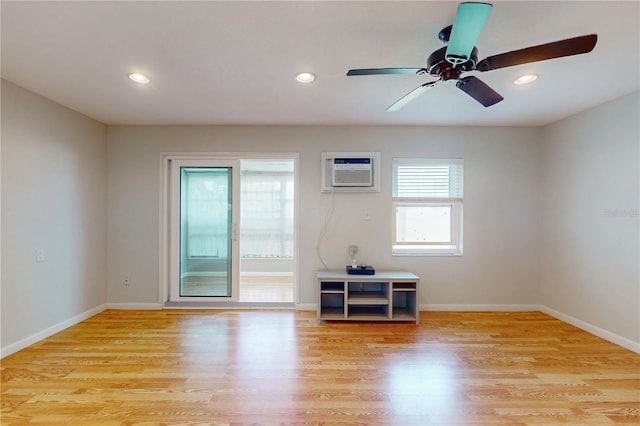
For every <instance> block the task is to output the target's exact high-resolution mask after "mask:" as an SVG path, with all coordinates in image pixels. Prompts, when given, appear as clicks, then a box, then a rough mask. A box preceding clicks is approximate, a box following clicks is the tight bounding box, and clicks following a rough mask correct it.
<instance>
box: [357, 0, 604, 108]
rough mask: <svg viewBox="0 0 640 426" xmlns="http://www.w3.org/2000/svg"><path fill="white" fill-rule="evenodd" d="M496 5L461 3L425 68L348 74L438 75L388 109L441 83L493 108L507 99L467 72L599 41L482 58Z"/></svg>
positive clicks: (592, 37) (586, 48) (570, 51)
mask: <svg viewBox="0 0 640 426" xmlns="http://www.w3.org/2000/svg"><path fill="white" fill-rule="evenodd" d="M492 7H493V6H492V5H491V4H490V3H476V2H465V3H460V4H459V5H458V11H457V12H456V17H455V20H454V22H453V25H449V26H448V27H446V28H444V29H443V30H442V31H440V33H439V34H438V38H439V39H440V40H442V41H443V42H444V43H445V44H446V46H445V47H442V48H440V49H438V50H436V51H435V52H433V53H432V54H431V55H429V57H428V58H427V66H426V67H425V68H364V69H353V70H349V72H348V73H347V75H348V76H353V75H378V74H417V75H427V74H428V75H431V76H434V77H438V79H437V80H435V81H430V82H428V83H425V84H423V85H422V86H419V87H417V88H416V89H414V90H412V91H411V92H409V93H408V94H406V95H405V96H403V97H402V98H400V99H399V100H398V101H396V102H395V103H393V104H392V105H391V106H389V107H388V108H387V111H398V110H399V109H400V108H402V107H404V106H405V105H407V104H408V103H409V102H411V101H412V100H414V99H415V98H417V97H418V96H420V95H421V94H422V93H424V92H425V91H427V90H428V89H430V88H432V87H434V86H437V85H438V84H439V83H441V82H444V83H450V84H453V83H455V85H456V87H457V88H458V89H460V90H462V91H463V92H465V93H466V94H468V95H469V96H471V97H472V98H473V99H475V100H476V101H478V102H480V103H481V104H482V105H484V106H485V107H489V106H491V105H494V104H496V103H498V102H500V101H502V100H503V99H504V98H503V97H502V96H501V95H500V94H499V93H497V92H496V91H495V90H493V89H492V88H491V87H489V86H488V85H487V84H485V83H484V82H483V81H482V80H480V79H479V78H477V77H475V76H464V77H462V74H463V73H465V72H468V71H481V72H485V71H491V70H495V69H498V68H504V67H510V66H514V65H521V64H526V63H529V62H536V61H544V60H546V59H554V58H561V57H563V56H571V55H579V54H582V53H587V52H591V51H592V50H593V48H594V47H595V45H596V42H597V40H598V36H597V34H589V35H584V36H580V37H574V38H569V39H565V40H559V41H554V42H551V43H546V44H540V45H537V46H531V47H527V48H524V49H519V50H513V51H511V52H506V53H501V54H498V55H494V56H489V57H487V58H485V59H482V60H481V61H478V49H477V48H476V47H475V44H476V41H477V39H478V37H479V36H480V32H481V31H482V28H483V27H484V24H485V22H486V20H487V17H488V16H489V12H491V8H492Z"/></svg>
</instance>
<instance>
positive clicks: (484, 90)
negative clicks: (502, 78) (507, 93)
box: [456, 76, 504, 107]
mask: <svg viewBox="0 0 640 426" xmlns="http://www.w3.org/2000/svg"><path fill="white" fill-rule="evenodd" d="M456 86H457V87H458V89H460V90H462V91H463V92H465V93H466V94H467V95H469V96H471V97H472V98H473V99H475V100H476V101H478V102H480V103H481V104H482V105H484V106H485V107H489V106H491V105H493V104H497V103H498V102H500V101H501V100H503V99H504V98H503V97H502V96H500V94H499V93H498V92H496V91H495V90H493V89H492V88H491V87H489V86H487V85H486V84H485V83H484V82H483V81H482V80H480V79H479V78H477V77H473V76H471V77H464V78H461V79H460V80H458V82H457V83H456Z"/></svg>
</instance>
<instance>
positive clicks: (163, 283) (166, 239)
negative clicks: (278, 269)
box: [154, 151, 315, 309]
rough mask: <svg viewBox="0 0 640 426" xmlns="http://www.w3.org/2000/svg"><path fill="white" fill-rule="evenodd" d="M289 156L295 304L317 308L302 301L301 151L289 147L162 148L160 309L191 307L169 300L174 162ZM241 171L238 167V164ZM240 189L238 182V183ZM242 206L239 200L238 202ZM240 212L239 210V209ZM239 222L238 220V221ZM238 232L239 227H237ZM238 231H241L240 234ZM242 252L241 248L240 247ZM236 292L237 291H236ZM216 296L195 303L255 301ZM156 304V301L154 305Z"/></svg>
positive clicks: (217, 304) (224, 304)
mask: <svg viewBox="0 0 640 426" xmlns="http://www.w3.org/2000/svg"><path fill="white" fill-rule="evenodd" d="M270 158H275V159H290V160H293V161H294V168H295V170H294V267H293V271H294V272H293V283H294V284H293V292H294V296H293V297H294V306H295V308H296V309H315V307H314V305H306V304H305V305H300V304H299V303H300V299H299V298H300V294H299V293H300V288H299V285H300V283H299V279H298V277H299V267H300V265H299V262H300V255H299V247H300V245H299V241H298V240H299V235H300V233H299V228H298V227H299V219H298V216H299V201H300V191H299V190H300V184H299V164H300V153H299V152H286V151H273V152H264V151H256V152H185V151H182V152H180V151H177V152H176V151H173V152H161V153H160V158H159V159H158V170H159V173H158V192H159V194H158V209H159V211H160V214H159V221H158V228H159V229H158V246H157V247H158V302H159V305H160V309H163V308H179V307H186V308H188V307H190V306H191V303H190V302H186V301H184V300H182V299H181V300H180V301H179V302H171V301H170V300H169V288H170V287H171V283H170V281H171V276H172V275H173V272H172V264H171V258H170V246H171V230H170V223H171V220H170V216H171V211H170V210H171V209H170V206H171V196H172V195H171V193H170V177H171V169H172V165H173V164H174V163H176V162H178V161H183V160H188V161H193V160H196V161H204V162H206V163H208V164H211V163H215V162H216V161H227V160H229V161H238V162H239V161H240V160H251V159H256V160H264V159H270ZM236 169H237V170H238V171H239V170H240V168H239V167H237V168H236ZM236 187H237V188H238V190H239V185H236ZM236 207H239V204H238V205H236ZM237 211H238V212H239V210H237ZM236 223H239V221H236ZM236 232H239V229H236ZM238 235H239V234H238ZM238 256H239V249H238ZM239 269H240V268H239V263H238V276H237V277H235V279H236V282H238V283H239V281H240V277H239V274H240V271H239ZM236 294H237V292H236ZM219 299H221V298H217V300H213V301H208V300H203V298H201V297H199V298H198V300H196V301H194V302H195V303H197V302H200V303H199V304H197V305H193V306H196V307H210V308H215V307H227V306H229V307H235V306H241V307H252V306H254V304H252V303H247V304H244V303H240V302H234V301H230V300H226V299H225V300H219ZM154 306H155V305H154ZM156 309H157V307H156Z"/></svg>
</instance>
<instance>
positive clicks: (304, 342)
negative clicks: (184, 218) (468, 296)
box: [0, 310, 640, 426]
mask: <svg viewBox="0 0 640 426" xmlns="http://www.w3.org/2000/svg"><path fill="white" fill-rule="evenodd" d="M1 373H2V380H1V404H0V420H1V424H2V425H7V426H9V425H24V424H48V425H49V424H50V425H55V424H67V425H85V424H86V425H162V424H167V425H176V424H190V425H196V424H202V425H240V426H241V425H420V426H425V425H454V424H455V425H496V424H497V425H500V424H505V425H506V424H508V425H516V426H517V425H543V424H545V425H550V424H575V425H607V424H639V423H640V355H638V354H635V353H633V352H631V351H628V350H626V349H623V348H621V347H619V346H616V345H614V344H612V343H609V342H607V341H604V340H602V339H600V338H598V337H596V336H593V335H591V334H589V333H586V332H584V331H582V330H580V329H577V328H575V327H573V326H571V325H569V324H566V323H563V322H561V321H559V320H557V319H554V318H552V317H550V316H548V315H545V314H542V313H540V312H517V313H506V312H499V313H489V312H463V313H461V312H422V313H421V317H420V324H419V325H416V324H414V323H392V324H388V323H359V322H349V323H344V322H336V323H331V322H325V323H322V324H317V322H316V321H315V312H295V311H286V310H280V311H268V310H264V311H261V310H258V311H251V310H233V311H232V310H230V311H225V310H208V311H207V310H203V311H196V310H192V311H180V310H165V311H118V310H109V311H105V312H103V313H101V314H99V315H96V316H95V317H93V318H90V319H88V320H87V321H84V322H83V323H81V324H78V325H76V326H74V327H71V328H69V329H67V330H64V331H63V332H61V333H58V334H56V335H54V336H51V337H50V338H47V339H45V340H43V341H41V342H38V343H36V344H34V345H33V346H31V347H29V348H27V349H24V350H22V351H20V352H18V353H16V354H13V355H11V356H9V357H7V358H5V359H3V360H2V364H1Z"/></svg>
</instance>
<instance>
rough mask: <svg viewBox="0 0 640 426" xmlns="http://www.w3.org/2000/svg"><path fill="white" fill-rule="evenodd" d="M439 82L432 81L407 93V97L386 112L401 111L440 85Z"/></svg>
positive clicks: (399, 100)
mask: <svg viewBox="0 0 640 426" xmlns="http://www.w3.org/2000/svg"><path fill="white" fill-rule="evenodd" d="M439 81H440V80H436V81H431V82H429V83H425V84H423V85H422V86H419V87H417V88H415V89H413V90H412V91H411V92H409V93H407V94H406V95H404V96H403V97H401V98H400V99H398V100H397V101H396V102H395V103H394V104H392V105H390V106H389V108H387V109H386V110H385V111H387V112H395V111H398V110H399V109H401V108H403V107H404V106H405V105H407V104H408V103H409V102H411V101H412V100H414V99H415V98H417V97H418V96H420V95H422V94H423V93H424V92H426V91H427V90H428V89H430V88H432V87H433V86H435V85H436V84H438V82H439Z"/></svg>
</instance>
